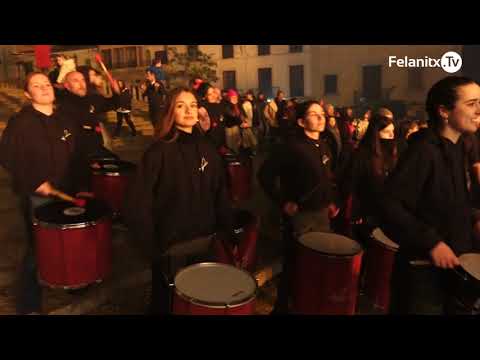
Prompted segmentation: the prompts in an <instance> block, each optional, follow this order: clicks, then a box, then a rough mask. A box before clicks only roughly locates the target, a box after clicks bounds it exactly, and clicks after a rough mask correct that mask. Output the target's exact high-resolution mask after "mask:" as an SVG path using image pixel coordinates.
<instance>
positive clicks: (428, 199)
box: [382, 129, 480, 258]
mask: <svg viewBox="0 0 480 360" xmlns="http://www.w3.org/2000/svg"><path fill="white" fill-rule="evenodd" d="M409 140H410V141H409V146H408V149H407V151H406V152H405V153H404V154H402V157H401V158H400V160H399V162H398V164H397V166H396V168H395V170H394V171H393V173H392V174H391V176H390V177H389V179H388V180H387V182H386V184H385V193H384V199H383V200H384V201H383V207H382V210H383V212H382V215H383V217H382V223H383V226H384V228H385V230H386V231H387V232H388V234H389V235H390V236H391V237H392V239H393V240H394V241H396V242H397V243H398V244H399V245H400V251H401V252H402V253H403V254H407V255H408V256H412V257H420V258H428V257H429V252H430V250H431V249H433V248H434V247H435V246H436V245H437V244H438V243H439V242H440V241H443V242H445V243H446V244H448V245H449V246H450V247H451V248H452V250H453V251H454V252H455V253H456V255H457V256H459V255H461V254H463V253H466V252H472V251H479V250H480V244H478V243H477V242H476V241H475V240H473V237H472V220H473V218H472V210H471V205H470V200H469V194H468V190H467V182H466V169H465V157H464V156H465V154H464V146H463V143H462V138H460V139H459V141H458V142H457V143H456V144H454V143H452V142H451V141H450V140H448V139H446V138H443V137H441V136H439V135H438V134H437V133H436V132H435V131H434V130H432V129H423V130H421V131H419V132H417V133H415V134H413V135H412V136H411V137H410V139H409ZM383 226H382V227H383Z"/></svg>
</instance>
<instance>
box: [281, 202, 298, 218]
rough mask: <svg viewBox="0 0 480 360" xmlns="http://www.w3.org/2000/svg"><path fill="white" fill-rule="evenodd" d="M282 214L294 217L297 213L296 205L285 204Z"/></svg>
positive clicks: (292, 203)
mask: <svg viewBox="0 0 480 360" xmlns="http://www.w3.org/2000/svg"><path fill="white" fill-rule="evenodd" d="M283 212H284V213H285V214H287V215H288V216H294V215H295V214H296V213H297V212H298V204H296V203H294V202H291V201H289V202H287V203H285V205H283Z"/></svg>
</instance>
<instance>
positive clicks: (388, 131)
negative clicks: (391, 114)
mask: <svg viewBox="0 0 480 360" xmlns="http://www.w3.org/2000/svg"><path fill="white" fill-rule="evenodd" d="M378 135H379V137H380V139H384V140H391V139H394V138H395V126H394V125H393V124H390V125H388V126H387V127H385V128H384V129H382V130H380V131H379V132H378Z"/></svg>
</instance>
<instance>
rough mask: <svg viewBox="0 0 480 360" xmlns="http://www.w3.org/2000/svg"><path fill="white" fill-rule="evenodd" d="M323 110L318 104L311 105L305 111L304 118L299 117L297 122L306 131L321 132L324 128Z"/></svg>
mask: <svg viewBox="0 0 480 360" xmlns="http://www.w3.org/2000/svg"><path fill="white" fill-rule="evenodd" d="M325 123H326V120H325V111H324V110H323V108H322V107H321V106H320V105H318V104H313V105H311V106H310V107H309V108H308V110H307V112H306V113H305V119H299V121H298V124H299V125H300V126H301V127H303V128H304V129H305V130H306V131H310V132H322V131H324V130H325Z"/></svg>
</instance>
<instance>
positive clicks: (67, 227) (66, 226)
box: [33, 215, 109, 230]
mask: <svg viewBox="0 0 480 360" xmlns="http://www.w3.org/2000/svg"><path fill="white" fill-rule="evenodd" d="M108 219H109V215H104V216H102V217H100V218H99V219H98V220H93V221H84V222H81V223H77V224H55V223H49V222H46V221H40V220H38V219H37V218H34V219H33V225H40V226H42V227H44V228H49V229H60V230H70V229H85V228H87V227H91V226H96V225H98V224H100V223H101V222H104V221H105V220H108Z"/></svg>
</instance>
